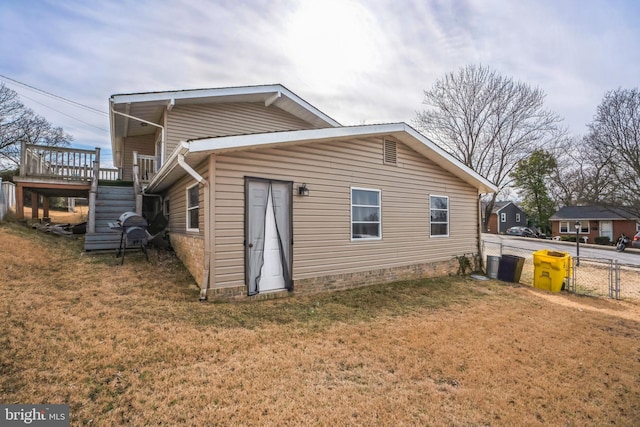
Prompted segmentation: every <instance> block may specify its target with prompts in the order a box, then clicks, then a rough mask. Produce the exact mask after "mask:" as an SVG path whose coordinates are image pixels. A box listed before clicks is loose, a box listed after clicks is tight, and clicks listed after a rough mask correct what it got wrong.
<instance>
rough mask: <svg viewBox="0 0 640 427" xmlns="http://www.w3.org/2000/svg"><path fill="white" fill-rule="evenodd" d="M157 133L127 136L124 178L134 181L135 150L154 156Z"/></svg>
mask: <svg viewBox="0 0 640 427" xmlns="http://www.w3.org/2000/svg"><path fill="white" fill-rule="evenodd" d="M155 140H156V137H155V135H144V136H136V137H130V138H125V141H124V164H123V166H122V168H123V169H122V179H123V180H125V181H133V152H134V151H137V152H138V154H144V155H147V156H154V155H155V152H156V146H155Z"/></svg>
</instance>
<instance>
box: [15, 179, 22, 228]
mask: <svg viewBox="0 0 640 427" xmlns="http://www.w3.org/2000/svg"><path fill="white" fill-rule="evenodd" d="M16 219H20V220H22V219H24V191H23V189H22V183H21V182H18V183H17V184H16Z"/></svg>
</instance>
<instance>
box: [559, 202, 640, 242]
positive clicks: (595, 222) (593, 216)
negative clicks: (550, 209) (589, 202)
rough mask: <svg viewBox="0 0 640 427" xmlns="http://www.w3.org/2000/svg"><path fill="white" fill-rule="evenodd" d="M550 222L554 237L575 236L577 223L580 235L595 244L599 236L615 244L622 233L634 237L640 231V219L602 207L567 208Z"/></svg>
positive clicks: (619, 210)
mask: <svg viewBox="0 0 640 427" xmlns="http://www.w3.org/2000/svg"><path fill="white" fill-rule="evenodd" d="M549 220H550V222H551V233H552V236H553V237H562V236H575V235H576V223H577V222H578V223H580V224H579V228H580V230H579V235H580V237H581V238H582V239H584V238H586V241H587V242H588V243H593V242H594V240H595V238H596V237H599V236H606V237H608V238H609V240H611V241H612V242H613V241H615V240H616V239H617V238H618V236H619V235H620V234H621V233H624V234H626V235H627V236H629V237H632V236H633V235H634V234H635V233H636V232H637V231H638V230H640V227H639V224H638V218H635V217H634V216H633V215H631V214H630V213H628V212H626V211H625V210H623V209H616V208H605V207H601V206H565V207H563V208H560V210H559V211H557V212H556V213H554V214H553V215H552V216H551V218H550V219H549Z"/></svg>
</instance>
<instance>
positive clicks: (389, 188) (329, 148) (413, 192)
mask: <svg viewBox="0 0 640 427" xmlns="http://www.w3.org/2000/svg"><path fill="white" fill-rule="evenodd" d="M245 176H253V177H260V178H270V179H278V180H283V181H293V182H294V195H293V221H294V224H293V233H294V245H293V278H294V281H295V280H300V279H305V278H312V277H318V276H329V275H337V274H344V273H351V272H359V271H369V270H372V269H382V268H392V267H396V266H404V265H412V264H420V263H429V262H438V261H450V260H451V259H452V258H453V257H454V256H456V255H461V254H463V253H471V252H475V251H476V243H477V223H478V207H477V206H478V205H477V200H478V198H477V191H476V190H475V189H474V188H472V187H470V186H469V185H468V184H466V183H464V182H463V181H461V180H460V179H458V178H456V177H454V176H453V175H451V174H450V173H448V172H446V171H445V170H443V169H441V168H440V167H439V166H437V165H436V164H435V163H433V162H431V161H430V160H428V159H425V158H424V157H423V156H421V155H420V154H418V153H416V152H415V151H413V150H411V149H409V148H408V147H407V146H405V145H404V144H401V143H398V144H397V165H388V164H384V162H383V146H382V139H366V140H358V141H351V142H348V143H347V142H340V141H336V142H329V143H327V142H325V143H322V144H319V143H314V144H308V145H299V146H292V147H288V148H282V149H260V150H254V151H245V152H239V153H235V154H228V155H219V156H217V158H216V188H215V193H216V216H215V221H216V223H215V239H214V242H215V243H214V244H215V254H216V268H215V275H216V276H215V283H216V286H217V287H231V286H240V285H243V284H244V247H243V240H244V177H245ZM303 182H304V183H306V184H307V186H308V188H309V191H310V195H309V196H308V197H300V196H297V195H296V190H297V186H298V185H300V184H302V183H303ZM351 187H363V188H371V189H379V190H381V197H382V239H381V240H371V241H351V215H350V212H351V193H350V189H351ZM430 194H432V195H441V196H449V209H450V211H449V214H450V230H449V234H450V237H444V238H443V237H437V238H431V237H430V226H429V195H430ZM294 286H295V285H294Z"/></svg>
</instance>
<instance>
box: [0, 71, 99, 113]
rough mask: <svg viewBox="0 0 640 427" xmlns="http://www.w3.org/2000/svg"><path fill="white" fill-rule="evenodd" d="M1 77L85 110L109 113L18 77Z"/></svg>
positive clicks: (0, 75)
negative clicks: (17, 78) (30, 83)
mask: <svg viewBox="0 0 640 427" xmlns="http://www.w3.org/2000/svg"><path fill="white" fill-rule="evenodd" d="M0 78H2V79H5V80H9V81H12V82H14V83H16V84H19V85H20V86H24V87H26V88H28V89H31V90H33V91H36V92H39V93H41V94H43V95H46V96H49V97H51V98H56V99H59V100H61V101H64V102H66V103H68V104H72V105H75V106H77V107H81V108H84V109H85V110H89V111H92V112H94V113H98V114H104V115H109V114H108V113H107V112H106V111H102V110H98V109H96V108H93V107H90V106H88V105H85V104H81V103H79V102H76V101H73V100H71V99H68V98H65V97H63V96H60V95H56V94H54V93H51V92H47V91H46V90H42V89H38V88H37V87H35V86H31V85H29V84H27V83H23V82H21V81H18V80H16V79H12V78H11V77H7V76H4V75H2V74H0ZM31 100H32V101H33V99H31ZM58 112H59V111H58ZM72 118H73V117H72Z"/></svg>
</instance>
